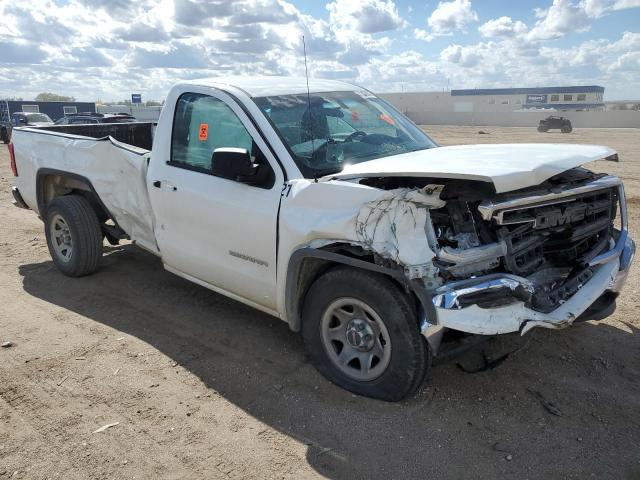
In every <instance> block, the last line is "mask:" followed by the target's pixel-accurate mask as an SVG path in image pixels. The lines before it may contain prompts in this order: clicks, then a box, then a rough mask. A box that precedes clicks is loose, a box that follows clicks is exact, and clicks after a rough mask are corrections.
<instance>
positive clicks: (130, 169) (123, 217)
mask: <svg viewBox="0 0 640 480" xmlns="http://www.w3.org/2000/svg"><path fill="white" fill-rule="evenodd" d="M152 132H153V124H151V123H146V124H143V123H129V124H98V125H62V126H55V127H39V128H33V127H21V128H16V129H14V131H13V135H12V142H13V145H14V150H15V157H16V164H17V169H18V177H17V178H16V185H17V186H18V188H19V190H20V192H21V195H22V198H23V199H24V201H25V202H26V203H27V205H28V206H29V207H30V208H31V209H33V210H35V211H38V208H39V206H38V184H39V178H40V177H42V176H45V177H47V176H48V177H51V176H53V177H55V176H60V175H65V174H73V175H76V176H79V177H82V178H83V179H86V180H87V181H88V182H89V183H90V184H91V187H92V189H93V190H94V191H95V193H96V194H97V195H98V196H99V198H100V200H101V201H102V203H103V204H104V206H105V207H106V209H107V210H108V212H109V213H110V215H111V216H112V218H113V219H114V220H115V221H116V222H117V224H118V226H120V228H122V230H124V231H125V232H126V233H127V234H128V235H129V237H130V238H131V240H134V241H136V242H138V243H139V244H140V245H141V246H143V247H145V248H146V249H148V250H150V251H154V252H157V245H156V242H155V236H154V233H153V224H154V222H153V213H152V210H151V204H150V202H149V195H148V191H147V166H148V162H149V158H150V155H151V152H150V150H149V148H150V144H149V143H148V142H149V141H150V137H151V136H152ZM112 134H113V135H117V136H118V137H120V138H121V139H126V140H127V141H126V142H123V141H119V140H118V139H117V138H116V137H114V136H113V135H112ZM144 146H147V147H149V148H144Z"/></svg>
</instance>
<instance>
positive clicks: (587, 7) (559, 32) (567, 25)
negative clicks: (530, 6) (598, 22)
mask: <svg viewBox="0 0 640 480" xmlns="http://www.w3.org/2000/svg"><path fill="white" fill-rule="evenodd" d="M637 7H640V0H581V1H580V2H578V3H574V2H572V1H571V0H553V4H552V5H551V6H550V7H549V8H546V9H540V8H536V9H535V10H534V12H535V14H536V16H537V17H538V18H540V20H539V21H537V22H536V24H535V26H534V27H533V28H532V29H531V31H530V33H529V39H530V40H551V39H556V38H561V37H564V36H565V35H567V34H569V33H573V32H584V31H587V30H589V28H590V27H591V24H592V23H593V21H594V20H595V19H597V18H599V17H602V16H604V15H606V14H608V13H610V12H613V11H615V10H626V9H629V8H637Z"/></svg>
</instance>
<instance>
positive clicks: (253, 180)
mask: <svg viewBox="0 0 640 480" xmlns="http://www.w3.org/2000/svg"><path fill="white" fill-rule="evenodd" d="M211 171H212V173H213V174H214V175H216V176H218V177H222V178H228V179H229V180H235V181H236V182H240V183H246V184H248V185H260V184H261V183H262V182H263V181H264V178H263V175H261V168H260V165H258V164H256V163H253V161H252V159H251V155H250V154H249V151H248V150H247V149H245V148H231V147H224V148H216V149H215V150H214V151H213V156H212V157H211Z"/></svg>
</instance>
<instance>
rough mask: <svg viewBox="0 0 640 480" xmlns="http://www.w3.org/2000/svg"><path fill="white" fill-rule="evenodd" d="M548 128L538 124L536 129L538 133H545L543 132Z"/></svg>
mask: <svg viewBox="0 0 640 480" xmlns="http://www.w3.org/2000/svg"><path fill="white" fill-rule="evenodd" d="M548 130H549V129H548V128H547V127H543V126H542V125H540V126H539V127H538V131H539V132H540V133H545V132H547V131H548Z"/></svg>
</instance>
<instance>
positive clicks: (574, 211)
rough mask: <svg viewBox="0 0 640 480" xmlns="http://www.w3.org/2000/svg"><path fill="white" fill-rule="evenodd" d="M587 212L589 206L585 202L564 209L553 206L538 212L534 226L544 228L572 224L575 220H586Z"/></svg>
mask: <svg viewBox="0 0 640 480" xmlns="http://www.w3.org/2000/svg"><path fill="white" fill-rule="evenodd" d="M586 214H587V206H586V205H585V204H578V205H571V206H567V207H565V208H564V209H562V208H553V209H549V210H545V211H542V212H538V213H537V214H536V220H535V223H534V227H533V228H535V229H536V230H538V229H542V228H553V227H560V226H562V225H570V224H572V223H574V222H579V221H581V220H584V217H585V216H586Z"/></svg>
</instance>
